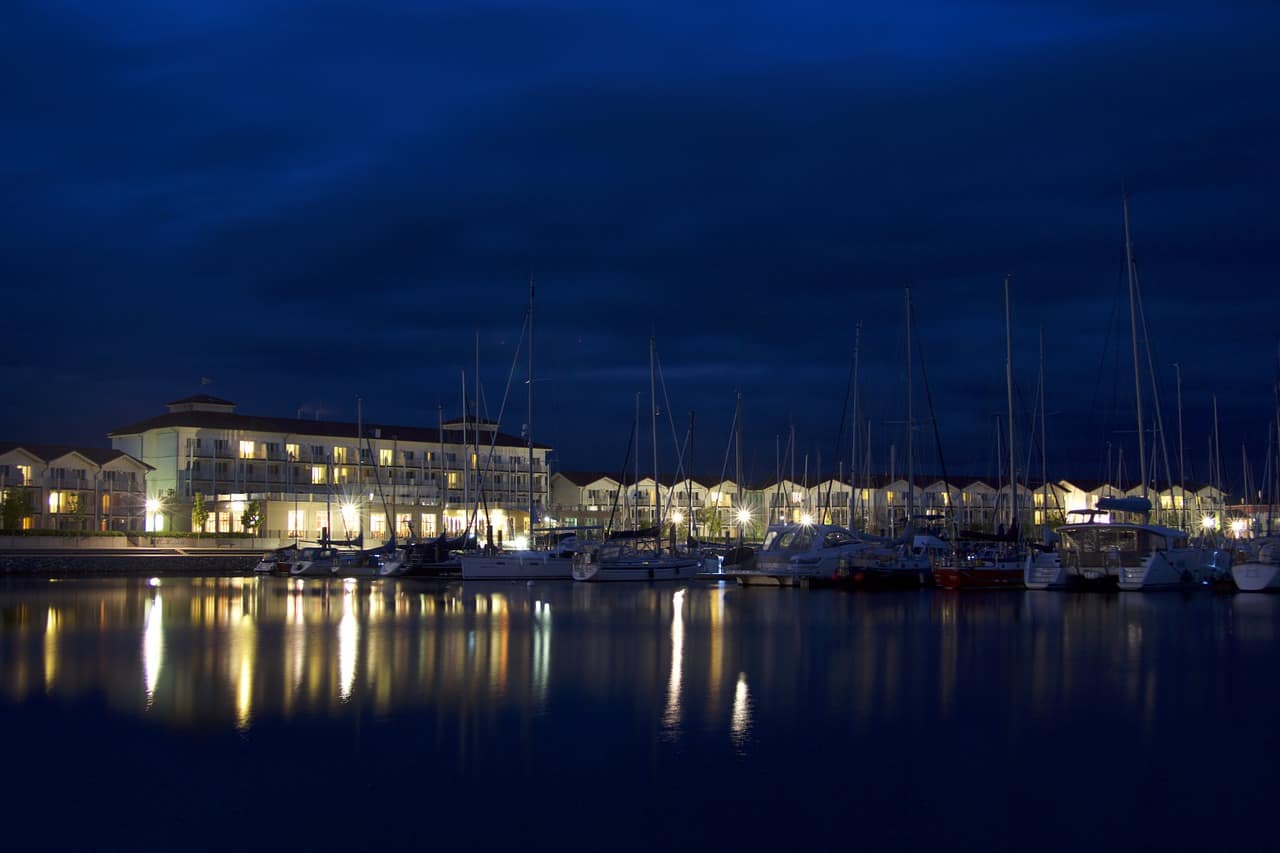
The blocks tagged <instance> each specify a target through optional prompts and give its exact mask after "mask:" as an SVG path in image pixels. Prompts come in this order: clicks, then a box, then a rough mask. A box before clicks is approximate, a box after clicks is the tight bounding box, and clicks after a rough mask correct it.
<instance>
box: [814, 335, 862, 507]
mask: <svg viewBox="0 0 1280 853" xmlns="http://www.w3.org/2000/svg"><path fill="white" fill-rule="evenodd" d="M857 352H858V351H857V347H856V345H855V347H854V354H853V355H852V356H850V357H849V379H848V381H847V382H845V386H844V402H843V403H841V404H840V429H839V430H837V431H836V453H835V457H836V458H835V461H834V466H835V468H836V470H839V466H840V463H842V462H843V461H844V459H843V458H842V456H841V454H842V453H843V452H844V429H845V424H846V421H847V419H848V417H849V398H850V396H852V394H853V370H854V365H855V364H856V363H857V361H856V359H857V357H858V356H857ZM818 473H819V476H821V473H822V472H818ZM849 482H850V486H849V488H850V489H852V488H853V486H852V483H853V478H852V477H850V480H849ZM834 484H835V479H834V478H832V479H829V480H827V498H826V501H825V504H826V508H825V509H824V510H823V513H824V515H823V516H821V517H822V518H826V517H827V516H829V515H831V487H832V486H833V485H834ZM850 521H852V519H850Z"/></svg>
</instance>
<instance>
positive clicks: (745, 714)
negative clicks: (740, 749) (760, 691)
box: [729, 672, 751, 746]
mask: <svg viewBox="0 0 1280 853" xmlns="http://www.w3.org/2000/svg"><path fill="white" fill-rule="evenodd" d="M750 729H751V696H750V694H749V693H748V692H747V674H746V673H745V672H740V673H738V686H737V688H736V689H735V690H734V691H733V718H732V720H730V722H729V731H730V732H731V733H732V734H733V742H734V743H736V744H737V745H738V746H741V745H742V742H743V741H744V740H746V737H747V732H748V731H750Z"/></svg>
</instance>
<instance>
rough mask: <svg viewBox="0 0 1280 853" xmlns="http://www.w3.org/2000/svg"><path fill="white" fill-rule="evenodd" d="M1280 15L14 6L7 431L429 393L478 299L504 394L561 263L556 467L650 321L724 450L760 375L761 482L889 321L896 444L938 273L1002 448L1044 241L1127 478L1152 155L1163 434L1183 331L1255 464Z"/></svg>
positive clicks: (869, 362)
mask: <svg viewBox="0 0 1280 853" xmlns="http://www.w3.org/2000/svg"><path fill="white" fill-rule="evenodd" d="M1277 33H1280V7H1277V6H1276V4H1275V3H1273V2H1254V3H1248V2H1234V3H1233V2H1214V3H1210V2H1204V3H1179V2H1169V1H1166V2H1125V1H1124V0H1117V2H1107V3H1101V2H1099V3H1079V4H1072V6H1071V8H1067V7H1066V4H1058V3H1048V2H1044V3H1036V2H988V3H985V4H982V3H972V2H954V3H949V2H897V3H892V4H883V6H882V7H873V6H871V5H870V4H837V3H832V4H818V5H813V4H809V5H798V4H795V3H782V2H777V3H742V2H735V3H703V4H692V3H662V2H655V0H649V2H642V3H621V2H615V3H607V4H596V3H573V2H562V3H553V4H524V3H515V2H509V3H489V2H475V0H471V2H465V3H457V4H430V3H425V2H400V3H379V2H359V3H333V2H311V3H307V4H297V3H272V2H264V0H254V2H228V1H227V0H224V2H216V3H185V4H176V5H175V4H172V3H162V2H133V0H117V2H113V3H109V4H101V3H66V2H54V0H39V2H27V0H18V3H17V5H16V9H13V8H11V9H10V10H8V11H7V12H6V23H5V25H4V29H3V30H2V31H0V80H3V81H4V82H3V84H0V86H3V92H4V98H3V109H4V115H5V121H4V132H3V133H2V134H0V155H2V156H0V184H2V185H3V187H4V199H5V202H6V203H5V205H4V209H3V212H0V226H2V228H0V274H2V275H3V281H4V290H5V304H6V312H5V314H6V322H5V332H6V334H5V346H4V347H3V349H2V350H0V351H2V352H3V355H0V377H2V378H3V387H4V396H5V405H4V406H3V411H2V412H0V437H5V438H14V439H24V438H25V439H32V440H44V441H71V442H85V443H103V442H105V440H106V439H105V433H106V432H107V431H108V430H109V429H111V428H113V427H118V426H122V425H124V424H127V423H129V422H132V421H135V420H138V419H141V418H143V417H146V416H149V415H151V414H154V413H157V412H158V411H160V410H161V407H162V404H163V402H165V401H166V400H168V399H173V398H175V397H180V396H183V395H186V394H190V393H195V392H198V391H201V390H204V391H206V392H210V393H215V394H217V395H219V396H223V397H227V398H229V399H232V400H235V401H237V402H238V403H240V405H241V411H247V412H252V413H259V414H273V415H290V414H293V413H295V412H296V411H298V410H299V409H302V410H304V412H305V413H306V414H307V415H311V414H312V413H314V412H315V411H316V410H320V411H322V413H323V416H324V417H327V418H352V419H354V417H355V398H356V396H357V395H361V396H363V398H364V399H365V416H366V418H368V419H371V420H377V421H383V422H393V423H394V422H399V423H410V424H424V425H431V424H434V423H435V419H436V406H437V404H439V403H443V404H444V405H445V407H446V411H447V412H450V413H453V414H456V413H457V410H458V406H459V402H458V396H459V392H458V385H459V379H458V371H459V370H460V369H461V368H463V367H468V368H469V367H470V365H471V364H472V363H473V362H474V353H473V347H474V344H473V341H474V337H475V335H476V334H477V333H479V337H480V347H481V361H482V369H481V378H482V380H483V382H484V385H485V395H486V398H487V399H488V401H489V404H490V414H495V413H496V409H497V405H498V403H499V401H500V400H501V398H502V395H503V390H504V387H505V385H506V376H507V373H508V371H509V369H510V367H511V363H512V357H513V347H514V344H515V342H516V340H517V339H518V337H519V335H520V328H521V323H522V320H523V313H524V310H525V300H526V293H527V280H528V277H529V274H530V272H532V273H533V274H534V275H535V276H536V279H537V281H538V302H537V309H538V318H537V338H536V354H537V359H538V364H537V373H538V380H539V381H538V386H537V387H538V407H537V412H536V413H535V435H536V437H537V438H538V439H539V440H541V441H544V442H546V443H548V444H552V445H554V446H556V447H557V448H559V451H560V459H559V464H560V466H561V467H564V468H578V469H580V468H601V469H616V468H618V467H619V466H620V465H621V464H622V456H623V452H624V450H625V447H626V441H627V433H628V430H629V429H630V423H631V418H632V411H633V406H634V394H635V393H636V392H638V391H644V392H645V394H646V397H647V391H648V336H649V333H650V331H651V330H656V333H657V342H658V350H659V355H660V358H661V361H662V364H663V368H664V370H663V375H664V378H665V381H666V385H667V389H668V393H669V396H670V400H671V405H670V409H671V410H672V411H673V413H674V417H675V420H676V421H677V426H678V429H679V431H680V432H681V433H682V434H683V431H684V426H685V423H686V421H687V417H688V410H689V409H695V410H697V412H698V431H697V438H696V446H697V454H698V458H697V463H696V467H697V468H698V469H700V470H704V471H706V470H711V471H717V472H718V470H719V469H720V466H721V462H722V459H723V457H724V453H725V448H726V441H727V437H728V432H729V423H730V419H731V418H732V414H733V408H734V395H735V392H736V391H738V390H741V391H742V392H743V394H744V397H745V408H746V417H745V423H746V440H747V445H748V449H747V452H746V454H745V460H746V464H747V467H748V471H747V473H748V474H750V475H753V476H756V477H760V476H765V475H768V474H771V473H772V472H773V468H774V447H775V436H776V435H778V434H779V433H785V431H786V429H787V424H788V422H789V420H790V419H791V418H793V417H794V420H795V423H796V429H797V442H798V446H799V448H800V454H801V455H803V453H805V452H806V451H807V452H809V453H810V454H811V455H812V458H811V468H816V455H817V453H818V452H821V453H822V455H823V459H824V463H823V464H824V467H829V466H830V465H831V459H832V456H833V454H834V452H835V447H836V432H837V430H838V428H839V425H840V415H841V407H842V403H843V398H844V389H845V383H846V379H847V376H848V372H849V362H850V354H851V351H852V348H853V340H854V323H855V322H856V321H858V320H861V321H862V323H863V330H864V332H863V347H862V358H861V372H862V380H863V382H862V393H863V397H864V401H865V405H864V411H865V413H866V414H867V415H868V416H869V417H870V418H871V420H872V434H873V440H874V446H873V453H874V464H875V467H877V468H881V467H884V465H885V464H886V463H887V456H888V449H887V444H888V442H889V441H890V440H896V441H897V443H898V444H899V451H898V453H899V459H901V453H902V450H901V443H902V440H903V439H902V435H901V433H902V426H901V423H900V421H901V420H902V418H903V408H904V405H905V403H904V395H903V391H902V384H903V366H902V363H903V349H904V336H903V311H902V288H903V286H904V285H906V284H909V285H911V287H912V289H913V294H914V296H915V301H916V306H917V321H918V324H917V325H918V329H917V331H918V334H919V337H920V342H921V346H922V348H923V352H924V357H925V366H926V368H927V369H928V374H929V383H930V391H931V392H932V395H933V402H934V407H935V410H936V412H937V417H938V421H939V424H940V427H941V437H942V442H943V447H944V450H945V453H946V456H947V460H946V461H947V464H948V466H949V467H950V468H952V469H959V470H968V471H971V472H973V473H979V474H983V473H991V474H994V471H995V445H994V430H995V427H994V418H995V416H996V414H998V413H1001V412H1002V411H1003V410H1004V383H1003V370H1004V367H1003V348H1004V339H1003V334H1004V328H1003V304H1002V288H1001V282H1002V279H1003V276H1004V275H1005V274H1006V273H1011V274H1012V275H1013V294H1014V303H1015V304H1014V315H1015V321H1016V323H1017V328H1016V329H1015V332H1014V338H1015V356H1014V357H1015V372H1016V374H1017V377H1016V379H1017V383H1018V385H1019V387H1020V398H1021V400H1022V402H1021V403H1020V407H1022V408H1025V407H1029V406H1030V404H1031V401H1032V400H1033V398H1034V395H1035V383H1036V346H1037V344H1036V336H1037V331H1038V328H1039V326H1040V325H1041V324H1044V325H1045V327H1046V337H1047V345H1046V346H1047V364H1046V372H1047V385H1048V392H1049V401H1050V402H1049V410H1050V412H1051V413H1053V415H1052V416H1051V422H1050V429H1049V440H1048V444H1049V450H1050V453H1049V455H1050V459H1051V463H1052V464H1053V465H1054V466H1055V467H1056V468H1058V469H1059V471H1060V472H1061V473H1069V472H1074V473H1076V474H1077V475H1080V476H1085V475H1089V476H1094V475H1101V473H1102V470H1101V469H1102V466H1103V461H1104V459H1105V457H1106V449H1105V447H1106V443H1107V442H1108V441H1111V442H1113V444H1114V445H1115V446H1117V447H1118V446H1119V445H1121V444H1132V443H1133V441H1134V434H1133V427H1132V426H1131V424H1132V422H1133V416H1132V415H1131V414H1130V412H1131V410H1132V390H1131V387H1132V367H1131V364H1130V362H1129V360H1128V353H1129V338H1128V332H1127V329H1128V325H1127V324H1128V317H1127V313H1125V309H1127V303H1125V302H1124V299H1125V294H1124V291H1123V290H1122V284H1123V280H1122V276H1123V271H1124V267H1123V251H1122V250H1123V245H1122V231H1121V208H1120V197H1121V187H1122V186H1124V187H1127V188H1128V191H1129V193H1130V198H1131V214H1132V222H1133V234H1134V243H1135V248H1136V251H1137V255H1138V261H1139V269H1140V274H1141V281H1142V286H1143V289H1144V292H1145V295H1146V307H1147V313H1148V317H1149V321H1150V325H1151V329H1152V335H1153V347H1154V355H1155V361H1156V365H1157V370H1158V372H1159V381H1160V382H1161V393H1162V395H1163V397H1162V402H1163V403H1164V404H1165V415H1166V418H1167V419H1168V420H1167V429H1168V430H1169V434H1170V439H1171V440H1172V441H1176V433H1175V432H1174V430H1175V429H1176V420H1175V418H1176V413H1175V411H1174V406H1173V403H1174V385H1173V383H1174V374H1173V368H1172V366H1171V365H1172V364H1173V362H1175V361H1176V362H1180V363H1181V365H1182V375H1183V397H1184V408H1185V423H1186V432H1187V441H1186V444H1187V458H1188V461H1189V463H1191V465H1192V468H1193V471H1194V472H1195V473H1196V474H1197V475H1198V476H1204V475H1205V474H1206V473H1207V471H1206V465H1205V460H1206V459H1207V449H1206V448H1207V444H1206V440H1207V439H1206V436H1207V428H1208V427H1209V425H1210V395H1211V394H1215V393H1216V394H1217V395H1218V398H1219V408H1220V411H1221V419H1222V447H1223V451H1222V455H1223V456H1224V457H1225V458H1224V464H1225V465H1226V466H1227V467H1228V469H1229V477H1230V472H1232V471H1234V472H1237V473H1236V476H1235V479H1237V480H1238V478H1239V477H1238V471H1239V468H1240V462H1239V460H1240V446H1241V443H1242V442H1247V443H1248V444H1249V447H1250V450H1249V452H1250V456H1251V462H1252V463H1253V464H1254V465H1255V467H1256V468H1257V469H1258V470H1257V471H1256V472H1255V476H1257V475H1258V474H1259V473H1260V469H1261V464H1262V457H1263V455H1264V453H1265V446H1266V435H1267V433H1266V424H1267V421H1268V419H1269V417H1270V416H1271V412H1272V398H1271V382H1272V379H1273V376H1274V372H1275V350H1276V344H1277V338H1278V337H1280V326H1278V325H1277V323H1276V319H1275V318H1276V317H1277V316H1280V310H1278V309H1280V288H1278V287H1277V283H1278V282H1280V275H1278V274H1277V273H1278V272H1280V261H1278V260H1277V253H1276V239H1275V236H1276V234H1277V232H1278V229H1277V225H1280V214H1277V199H1278V198H1280V181H1278V180H1277V178H1278V177H1280V169H1278V168H1277V165H1276V154H1275V152H1276V151H1277V150H1280V139H1277V137H1278V136H1280V133H1278V131H1280V117H1278V115H1277V103H1280V100H1278V99H1277V97H1276V87H1277V84H1278V83H1280V54H1278V52H1277V51H1276V50H1275V45H1276V36H1277ZM1117 311H1119V313H1117ZM1112 327H1114V333H1113V334H1109V333H1108V329H1109V328H1112ZM520 370H521V371H523V367H521V368H520ZM202 376H205V377H210V378H212V379H213V380H214V382H213V384H212V385H208V386H204V387H203V388H202V387H201V386H200V377H202ZM916 389H917V394H916V397H915V399H916V411H917V413H919V414H920V416H922V417H923V416H925V414H926V413H927V404H926V401H925V397H924V389H923V383H922V380H921V378H920V377H919V375H917V380H916ZM511 393H512V403H511V404H510V405H512V406H513V407H514V408H515V409H517V410H518V411H519V414H517V415H516V416H514V417H509V418H505V419H504V421H505V425H506V426H507V427H508V428H509V429H511V430H512V431H516V430H518V429H519V426H520V423H521V422H522V421H523V419H524V418H523V407H524V389H523V386H522V385H517V386H514V387H513V389H512V392H511ZM665 411H666V408H665V407H664V413H665ZM646 412H647V408H646ZM1020 417H1021V416H1020ZM1023 425H1024V426H1025V424H1023ZM665 434H666V435H669V434H670V428H669V427H668V428H667V429H666V430H665ZM895 434H896V439H895ZM785 440H786V439H785V436H784V438H783V441H784V442H785ZM919 443H920V444H921V445H922V446H924V447H925V448H926V449H925V450H922V452H921V462H920V465H921V466H922V467H925V468H929V469H934V468H936V467H937V462H936V455H937V454H936V453H935V452H934V451H933V449H932V445H933V438H932V435H931V431H930V432H925V433H923V434H922V437H921V440H920V442H919ZM842 445H843V442H842ZM1024 452H1025V448H1024ZM1127 452H1128V454H1130V455H1129V456H1128V458H1129V459H1131V460H1132V454H1133V453H1135V452H1136V448H1130V449H1129V450H1128V451H1127ZM663 454H664V456H665V457H666V458H668V459H670V458H671V456H672V452H671V450H670V440H668V441H667V442H666V444H665V449H664V450H663ZM844 455H845V456H846V457H847V455H848V451H847V450H846V451H844ZM645 458H646V459H647V458H648V457H647V455H646V457H645ZM798 464H799V463H798ZM899 464H901V462H900V463H899ZM1036 471H1037V472H1038V465H1037V467H1036ZM1050 473H1051V474H1053V473H1054V472H1053V471H1051V472H1050Z"/></svg>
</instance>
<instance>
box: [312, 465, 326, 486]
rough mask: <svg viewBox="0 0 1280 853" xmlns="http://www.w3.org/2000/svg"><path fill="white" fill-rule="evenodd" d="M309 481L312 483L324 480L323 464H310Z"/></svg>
mask: <svg viewBox="0 0 1280 853" xmlns="http://www.w3.org/2000/svg"><path fill="white" fill-rule="evenodd" d="M311 482H312V484H313V485H316V484H320V483H323V482H324V466H323V465H312V466H311Z"/></svg>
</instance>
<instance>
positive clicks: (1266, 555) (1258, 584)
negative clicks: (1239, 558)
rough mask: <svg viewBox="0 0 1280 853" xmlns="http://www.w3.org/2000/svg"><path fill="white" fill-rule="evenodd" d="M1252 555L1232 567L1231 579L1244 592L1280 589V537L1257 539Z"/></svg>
mask: <svg viewBox="0 0 1280 853" xmlns="http://www.w3.org/2000/svg"><path fill="white" fill-rule="evenodd" d="M1250 550H1251V553H1250V556H1249V558H1248V559H1247V560H1245V561H1244V562H1242V563H1236V564H1235V565H1233V566H1232V567H1231V579H1232V580H1234V581H1235V582H1236V586H1237V587H1238V588H1239V589H1240V590H1241V591H1242V592H1275V591H1277V590H1280V537H1276V536H1269V537H1265V538H1263V539H1259V540H1257V542H1256V543H1254V547H1253V548H1252V549H1250Z"/></svg>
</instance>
